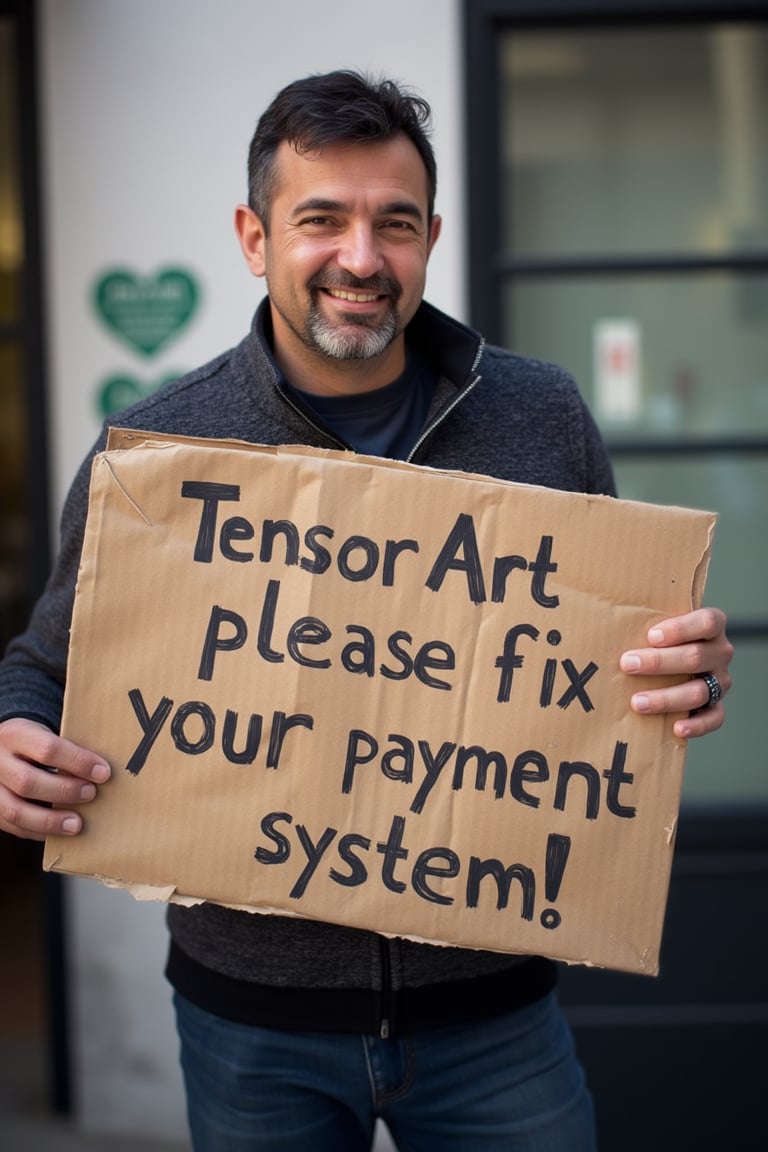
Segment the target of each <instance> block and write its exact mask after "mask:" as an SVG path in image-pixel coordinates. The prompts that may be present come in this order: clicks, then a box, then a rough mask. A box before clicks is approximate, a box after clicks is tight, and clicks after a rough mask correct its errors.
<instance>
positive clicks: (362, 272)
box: [337, 221, 384, 280]
mask: <svg viewBox="0 0 768 1152" xmlns="http://www.w3.org/2000/svg"><path fill="white" fill-rule="evenodd" d="M337 260H338V263H339V266H340V267H341V268H344V269H346V271H347V272H351V273H352V275H353V276H356V277H357V278H358V279H359V280H364V279H365V278H366V277H367V276H375V275H376V274H377V273H378V272H380V271H381V269H382V266H383V264H384V258H383V256H382V253H381V249H380V247H379V240H378V238H377V235H376V230H375V228H373V227H372V225H371V224H370V223H369V222H366V221H356V222H353V223H350V225H349V227H348V228H346V229H345V231H344V234H343V236H342V238H341V243H340V245H339V250H338V253H337Z"/></svg>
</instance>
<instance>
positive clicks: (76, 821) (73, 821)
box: [61, 816, 82, 835]
mask: <svg viewBox="0 0 768 1152" xmlns="http://www.w3.org/2000/svg"><path fill="white" fill-rule="evenodd" d="M81 824H82V821H81V820H80V817H79V816H67V817H66V819H65V820H62V822H61V830H62V832H67V833H69V834H70V835H71V834H72V833H73V832H79V831H80V826H81Z"/></svg>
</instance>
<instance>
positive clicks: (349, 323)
mask: <svg viewBox="0 0 768 1152" xmlns="http://www.w3.org/2000/svg"><path fill="white" fill-rule="evenodd" d="M398 335H399V327H398V319H397V313H396V312H395V309H394V307H392V308H390V309H389V310H388V312H387V314H386V316H385V317H384V320H383V322H382V323H381V324H379V325H378V326H377V327H375V328H373V327H371V326H370V325H369V323H368V321H367V320H365V319H364V318H363V317H359V316H347V317H345V323H344V327H342V328H340V327H338V326H337V325H336V324H332V323H330V322H329V321H328V320H327V319H326V317H325V316H324V315H323V313H322V312H321V311H320V308H319V306H317V305H315V306H314V307H313V308H312V309H311V310H310V312H309V314H308V316H307V323H306V326H305V332H304V340H305V343H306V344H307V346H308V347H309V348H312V349H313V350H314V351H315V352H322V353H323V354H324V355H325V356H329V357H330V358H331V359H332V360H372V359H374V357H376V356H380V355H381V354H382V353H383V352H385V351H386V350H387V348H389V346H390V344H391V343H392V342H393V340H395V338H396V337H397V336H398Z"/></svg>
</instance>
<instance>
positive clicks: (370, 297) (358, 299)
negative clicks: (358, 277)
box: [327, 288, 378, 304]
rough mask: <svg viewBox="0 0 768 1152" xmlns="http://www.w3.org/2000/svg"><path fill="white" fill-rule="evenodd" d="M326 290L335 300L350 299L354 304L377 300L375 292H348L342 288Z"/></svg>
mask: <svg viewBox="0 0 768 1152" xmlns="http://www.w3.org/2000/svg"><path fill="white" fill-rule="evenodd" d="M327 292H328V293H329V294H330V295H331V296H334V297H335V298H336V299H337V300H351V301H352V302H353V303H354V304H370V303H372V301H374V300H378V293H377V292H348V291H346V290H345V289H343V288H328V289H327Z"/></svg>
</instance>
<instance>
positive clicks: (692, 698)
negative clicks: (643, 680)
mask: <svg viewBox="0 0 768 1152" xmlns="http://www.w3.org/2000/svg"><path fill="white" fill-rule="evenodd" d="M721 692H722V695H723V696H724V695H725V692H726V688H725V686H723V685H722V684H721ZM709 702H710V692H709V687H708V685H707V683H706V681H704V680H703V679H702V678H701V676H694V677H693V678H692V679H690V680H684V681H683V682H682V683H678V684H667V685H665V686H664V687H663V688H649V689H644V690H643V691H641V692H635V694H634V695H633V696H632V698H631V700H630V707H631V708H632V711H633V712H638V713H640V714H645V715H650V716H653V715H659V714H660V713H663V712H698V711H699V710H700V709H703V708H706V709H707V710H708V711H711V710H712V709H710V708H708V705H709ZM713 707H714V706H713Z"/></svg>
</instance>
